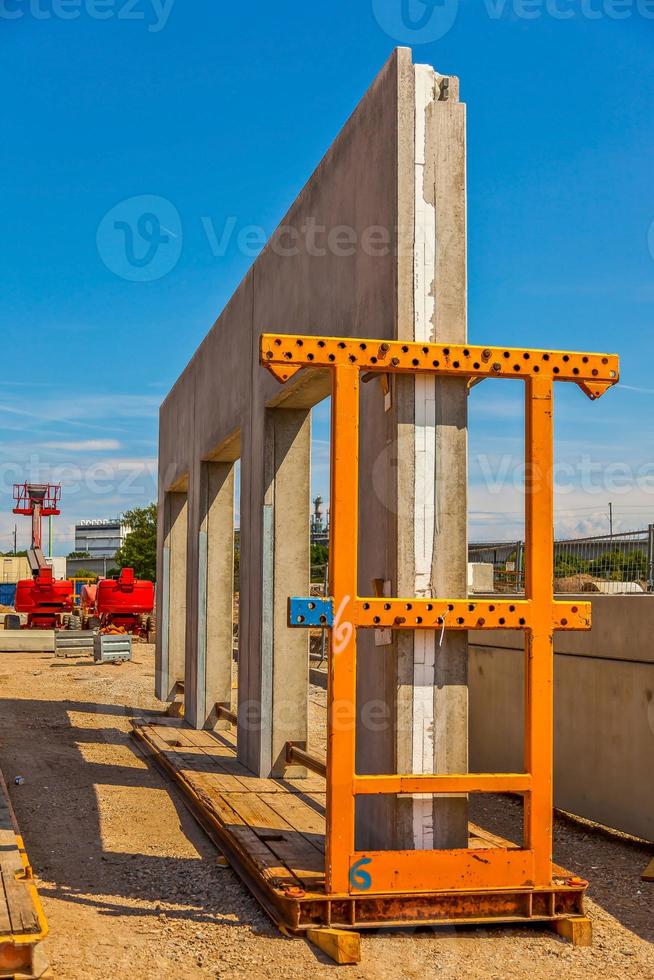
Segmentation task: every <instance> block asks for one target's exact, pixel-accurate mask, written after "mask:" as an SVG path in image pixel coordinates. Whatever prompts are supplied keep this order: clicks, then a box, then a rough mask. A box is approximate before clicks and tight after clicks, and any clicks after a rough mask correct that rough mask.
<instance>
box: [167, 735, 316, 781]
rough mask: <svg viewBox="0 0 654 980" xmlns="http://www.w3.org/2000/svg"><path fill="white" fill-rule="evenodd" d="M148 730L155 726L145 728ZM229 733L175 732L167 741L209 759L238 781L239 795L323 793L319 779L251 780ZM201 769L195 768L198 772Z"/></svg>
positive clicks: (256, 777) (199, 767)
mask: <svg viewBox="0 0 654 980" xmlns="http://www.w3.org/2000/svg"><path fill="white" fill-rule="evenodd" d="M149 727H150V728H151V729H152V728H154V727H155V726H149ZM226 735H230V733H227V732H223V731H219V732H209V731H206V730H204V731H195V730H194V729H192V728H187V729H177V730H176V731H175V734H174V735H170V736H167V738H168V740H172V741H180V742H182V745H183V746H184V748H181V749H180V748H178V749H177V751H182V752H186V751H187V749H186V746H188V751H189V752H192V753H193V754H194V755H195V754H201V755H204V756H206V757H208V758H210V759H211V760H212V761H213V762H214V763H215V764H216V766H217V768H218V769H219V770H220V771H221V772H223V773H224V774H226V775H231V776H235V777H236V778H238V779H241V781H242V785H243V790H242V791H243V792H246V793H287V792H288V790H289V789H292V790H293V791H296V792H300V791H301V792H307V793H308V792H320V791H321V790H323V791H324V789H325V780H324V779H321V778H320V777H319V776H309V777H307V778H306V779H267V778H261V777H258V776H253V775H252V773H251V772H250V771H249V769H247V768H246V767H245V766H244V765H243V763H241V762H239V761H238V759H237V757H236V746H235V737H234V736H231V737H230V738H226V737H225V736H226ZM200 769H201V766H200V765H199V764H198V770H200Z"/></svg>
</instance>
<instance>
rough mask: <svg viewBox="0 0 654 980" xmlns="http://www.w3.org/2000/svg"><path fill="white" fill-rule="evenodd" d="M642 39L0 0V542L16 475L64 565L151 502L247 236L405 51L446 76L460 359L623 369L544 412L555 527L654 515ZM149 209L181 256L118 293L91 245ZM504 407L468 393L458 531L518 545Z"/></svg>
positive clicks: (444, 4)
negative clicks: (46, 486)
mask: <svg viewBox="0 0 654 980" xmlns="http://www.w3.org/2000/svg"><path fill="white" fill-rule="evenodd" d="M403 4H404V6H403ZM568 13H571V14H572V16H570V17H567V14H568ZM100 17H102V19H100ZM653 42H654V2H652V0H638V2H636V0H634V2H633V3H631V2H630V0H583V2H582V0H578V2H569V0H557V2H556V3H555V2H554V0H542V2H541V0H527V2H521V0H510V2H509V0H484V2H480V0H475V2H474V3H473V2H469V0H466V2H463V0H462V2H459V3H455V2H454V0H431V2H430V4H429V5H427V4H426V3H424V2H423V0H358V2H356V3H352V2H351V0H349V2H345V0H332V2H331V3H329V4H326V3H317V4H307V3H306V2H304V3H300V2H292V0H280V2H278V3H275V4H271V3H269V2H265V3H264V2H263V0H250V2H249V3H247V4H233V5H227V4H222V3H216V2H215V0H193V2H192V3H188V2H186V3H184V2H183V0H136V2H134V0H130V2H129V4H128V3H127V2H126V0H0V53H1V58H0V73H1V74H2V81H3V91H4V93H5V98H4V100H3V135H4V139H3V150H2V154H1V155H0V177H1V180H2V187H3V194H2V201H1V204H0V222H1V228H2V236H1V238H0V249H1V250H2V280H3V283H2V290H1V292H0V329H1V331H2V338H3V359H2V369H1V370H0V383H1V384H0V467H1V472H2V481H1V483H0V550H6V549H8V548H9V547H10V544H11V539H10V534H11V529H12V527H13V517H12V516H11V514H10V508H11V504H10V498H11V493H10V487H11V484H13V482H14V480H15V479H24V478H25V477H27V476H36V475H39V476H40V477H41V478H46V477H47V478H54V479H57V480H61V481H62V482H63V484H64V513H63V516H62V517H61V518H60V521H59V525H58V542H57V543H58V548H57V550H58V551H60V552H65V551H67V550H69V548H70V547H71V546H72V540H71V530H72V526H73V524H74V523H75V521H77V520H79V519H84V518H92V517H108V516H111V515H112V514H114V513H116V512H118V511H120V510H123V509H125V508H128V507H130V506H134V505H138V504H141V503H145V502H147V501H149V500H150V499H152V498H153V497H154V494H155V479H154V476H155V472H156V431H157V409H158V405H159V403H160V401H161V399H162V397H163V396H164V395H165V393H166V391H167V390H168V389H169V387H170V386H171V384H172V382H173V381H174V379H175V378H176V376H177V375H178V374H179V372H180V370H181V369H182V368H183V366H184V364H185V363H186V361H187V360H188V358H189V356H190V355H191V353H192V352H193V350H194V349H195V347H196V346H197V344H198V343H199V341H200V340H201V339H202V337H203V336H204V334H205V333H206V331H207V330H208V328H209V327H210V325H211V323H212V322H213V320H214V319H215V317H216V315H217V314H218V312H219V311H220V309H221V307H222V306H223V305H224V303H225V302H226V301H227V300H228V298H229V296H230V295H231V293H232V292H233V290H234V289H235V287H236V286H237V285H238V283H239V281H240V280H241V278H242V276H243V275H244V273H245V271H246V270H247V268H248V266H249V264H250V263H251V261H252V257H253V255H254V254H255V252H256V248H257V247H258V246H257V243H256V241H254V240H253V241H250V239H246V238H245V237H244V236H245V235H246V233H247V228H248V226H251V225H256V226H260V227H261V228H263V229H264V230H265V232H266V233H267V234H269V233H270V232H271V231H272V230H273V228H274V227H275V225H276V224H277V222H278V221H279V220H280V218H281V217H282V216H283V214H284V212H285V211H286V209H287V207H288V205H289V204H290V203H291V202H292V200H293V199H294V197H295V196H296V194H297V192H298V191H299V189H300V188H301V186H302V185H303V184H304V182H305V180H306V178H307V176H308V175H309V174H310V173H311V171H312V170H313V168H314V167H315V165H316V164H317V162H318V161H319V160H320V158H321V156H322V155H323V153H324V151H325V150H326V149H327V147H328V146H329V144H330V142H331V141H332V139H333V137H334V136H335V135H336V133H337V132H338V130H339V129H340V127H341V125H342V124H343V122H344V121H345V119H346V118H347V116H348V115H349V113H350V112H351V110H352V109H353V107H354V105H355V104H356V102H357V101H358V99H359V98H360V96H361V95H362V93H363V92H364V91H365V89H366V88H367V86H368V85H369V83H370V81H371V80H372V78H373V77H374V75H375V74H376V72H377V71H378V69H379V68H380V66H381V65H382V63H383V62H384V61H385V60H386V58H387V57H388V55H389V53H390V52H391V50H392V48H393V47H394V46H395V45H396V44H398V43H403V44H406V43H409V44H411V46H413V47H414V59H415V60H416V61H417V62H420V61H422V62H426V63H431V64H433V65H434V66H435V67H436V68H437V69H438V70H439V71H441V72H443V73H453V74H458V75H459V76H460V77H461V80H462V98H463V99H464V100H465V102H466V103H467V105H468V125H469V129H468V138H469V273H470V338H471V341H472V342H479V343H485V342H487V343H502V344H515V345H520V344H529V345H531V346H535V347H545V346H547V347H568V348H573V349H579V350H581V349H588V350H595V349H597V350H600V349H609V350H618V351H619V352H620V354H621V355H622V360H623V372H622V377H623V384H622V386H621V388H620V390H616V391H614V392H611V393H609V394H608V395H607V396H606V397H605V398H604V399H603V400H602V401H600V402H598V403H597V404H591V403H590V402H588V401H587V400H586V399H585V398H584V397H583V396H582V395H581V393H580V392H578V391H577V390H576V389H574V390H565V391H561V392H559V394H558V398H557V409H558V422H557V436H558V448H557V460H558V461H559V463H560V464H561V473H562V481H561V482H562V483H563V484H565V486H563V487H562V491H561V492H560V493H559V494H558V495H557V530H558V531H559V533H561V534H575V533H583V532H586V531H595V530H604V529H605V528H606V525H607V517H606V514H607V509H608V501H609V500H613V502H614V505H615V511H616V525H617V526H618V527H622V528H629V527H639V526H643V525H644V524H646V523H648V522H649V521H654V479H653V478H652V472H654V470H653V469H652V465H651V462H650V461H651V460H652V455H653V454H652V448H653V438H652V434H651V425H650V424H649V418H650V414H651V408H652V406H653V405H654V401H653V399H654V381H653V380H652V379H651V378H650V376H649V370H648V364H649V358H650V356H651V355H652V346H653V340H652V331H651V323H652V315H653V313H654V230H652V222H653V221H654V180H653V173H654V167H653V162H654V159H653V158H654V125H653V123H652V105H653V104H654V59H653V58H652V51H653ZM144 196H145V197H152V196H154V197H158V198H161V197H163V198H165V199H166V200H167V201H169V202H170V204H171V210H170V212H169V213H168V214H167V215H166V216H165V221H164V223H163V225H162V226H161V227H151V226H147V227H145V228H144V229H143V233H144V236H150V238H151V239H152V241H155V242H156V238H157V236H161V235H165V236H169V235H171V236H172V241H173V245H174V248H173V259H174V261H172V263H171V265H172V267H171V268H170V269H168V268H165V267H159V266H157V265H156V264H155V265H154V266H153V267H152V268H148V269H144V270H143V272H142V274H137V276H136V281H134V278H135V277H134V276H133V275H132V276H131V278H125V277H124V272H125V269H124V268H121V266H120V258H119V257H117V256H116V255H115V254H113V253H112V251H111V243H110V242H108V240H107V237H106V235H105V234H104V230H103V229H104V228H106V222H107V221H113V220H115V218H116V216H118V218H119V219H120V218H121V216H122V217H123V218H124V219H125V220H126V221H129V217H130V215H129V208H130V207H131V206H132V205H131V204H130V203H129V202H131V200H132V199H133V198H142V197H144ZM126 201H127V202H128V203H127V205H126V204H125V203H124V202H126ZM134 207H136V205H134ZM126 208H127V211H126ZM107 215H109V217H106V216H107ZM103 222H104V223H103ZM169 241H170V239H169ZM127 271H128V274H129V273H130V270H129V269H128V270H127ZM133 271H134V270H133V267H132V268H131V272H133ZM150 272H151V273H152V277H151V278H149V275H148V274H149V273H150ZM154 276H157V278H154ZM148 279H149V281H148ZM561 387H562V388H563V387H564V386H561ZM491 389H493V390H491ZM520 396H521V391H520V386H519V385H518V384H515V385H510V384H508V383H507V384H502V385H500V384H497V385H482V386H480V387H479V388H478V389H476V390H475V392H474V393H473V395H472V414H471V419H472V425H471V536H472V537H473V538H477V539H479V538H487V539H488V538H494V537H497V538H505V537H512V536H515V537H517V536H519V534H520V532H521V527H522V518H521V502H520V472H519V462H520V453H521V444H522V408H521V397H520ZM318 415H319V418H318V422H317V425H316V437H317V443H316V467H315V471H316V473H315V475H316V490H319V491H322V492H323V494H324V495H326V490H327V488H326V484H325V480H326V465H325V459H326V454H325V448H326V447H325V439H326V426H325V413H324V409H323V411H322V413H318ZM607 473H608V474H609V476H608V477H607ZM563 491H564V492H563ZM26 530H27V529H26V527H22V528H21V527H20V526H19V535H20V537H19V540H20V541H22V542H24V541H25V533H26Z"/></svg>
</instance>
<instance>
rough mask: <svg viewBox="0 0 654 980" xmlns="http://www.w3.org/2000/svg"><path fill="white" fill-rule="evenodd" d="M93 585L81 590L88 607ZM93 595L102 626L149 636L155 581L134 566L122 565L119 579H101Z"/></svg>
mask: <svg viewBox="0 0 654 980" xmlns="http://www.w3.org/2000/svg"><path fill="white" fill-rule="evenodd" d="M92 589H93V587H92V586H91V587H89V586H86V587H85V590H84V591H83V593H82V604H83V605H84V603H85V601H86V602H87V608H89V606H90V602H91V601H92V599H93V593H92ZM84 593H86V596H85V594H84ZM94 598H95V608H94V610H93V611H92V613H93V612H94V613H95V615H96V616H97V617H98V618H99V620H100V625H101V626H102V628H103V629H104V628H106V627H108V626H114V627H116V628H117V629H124V630H125V631H126V632H127V633H134V634H135V635H136V636H147V634H148V633H149V632H150V631H151V629H152V618H151V617H152V611H153V610H154V585H153V583H152V582H146V581H143V580H140V579H137V578H136V577H135V575H134V569H132V568H123V570H122V571H121V573H120V575H119V577H118V578H117V579H107V578H105V579H101V580H100V581H99V582H98V584H97V587H96V589H95V596H94ZM89 611H91V610H90V609H89Z"/></svg>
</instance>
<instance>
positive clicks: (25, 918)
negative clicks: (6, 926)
mask: <svg viewBox="0 0 654 980" xmlns="http://www.w3.org/2000/svg"><path fill="white" fill-rule="evenodd" d="M2 883H3V885H4V889H5V895H6V896H7V908H8V910H9V918H10V919H11V931H12V932H14V933H22V932H35V933H38V932H40V930H41V927H40V925H39V919H38V916H37V914H36V909H35V908H34V903H33V901H32V896H31V895H30V893H29V891H28V889H27V886H26V885H25V883H24V882H22V881H18V880H17V879H16V877H15V875H14V874H13V873H12V872H6V871H3V872H2Z"/></svg>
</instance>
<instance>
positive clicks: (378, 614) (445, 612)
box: [353, 599, 591, 630]
mask: <svg viewBox="0 0 654 980" xmlns="http://www.w3.org/2000/svg"><path fill="white" fill-rule="evenodd" d="M533 609H534V604H533V602H532V601H531V600H529V599H526V600H514V601H511V602H507V601H495V600H493V601H487V600H485V601H483V602H478V601H476V600H468V599H449V600H448V599H357V600H356V602H355V603H354V613H353V623H354V625H355V626H357V627H359V628H360V629H366V628H367V629H374V628H379V629H405V630H420V629H422V630H435V629H442V628H443V627H445V629H448V630H502V629H504V630H523V629H526V628H528V627H529V626H530V625H531V621H532V614H533ZM552 626H553V628H554V629H556V630H589V629H590V628H591V604H590V603H589V602H553V603H552Z"/></svg>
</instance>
